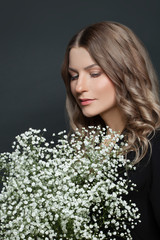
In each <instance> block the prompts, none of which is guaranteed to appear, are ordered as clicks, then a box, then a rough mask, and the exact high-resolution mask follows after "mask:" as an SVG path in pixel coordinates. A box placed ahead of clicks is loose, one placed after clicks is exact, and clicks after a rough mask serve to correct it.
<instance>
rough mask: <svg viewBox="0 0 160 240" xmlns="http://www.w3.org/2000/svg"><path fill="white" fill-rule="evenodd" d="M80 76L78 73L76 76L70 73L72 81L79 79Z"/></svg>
mask: <svg viewBox="0 0 160 240" xmlns="http://www.w3.org/2000/svg"><path fill="white" fill-rule="evenodd" d="M78 77H79V76H78V75H74V76H71V75H70V79H71V81H73V80H77V79H78Z"/></svg>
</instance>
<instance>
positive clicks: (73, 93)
mask: <svg viewBox="0 0 160 240" xmlns="http://www.w3.org/2000/svg"><path fill="white" fill-rule="evenodd" d="M70 90H71V93H72V95H73V96H74V95H75V86H74V84H73V82H71V83H70Z"/></svg>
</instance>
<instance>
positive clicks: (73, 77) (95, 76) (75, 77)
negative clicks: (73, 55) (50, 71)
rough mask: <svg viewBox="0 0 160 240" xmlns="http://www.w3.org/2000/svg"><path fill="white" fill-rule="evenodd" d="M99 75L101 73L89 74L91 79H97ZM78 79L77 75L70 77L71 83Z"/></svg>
mask: <svg viewBox="0 0 160 240" xmlns="http://www.w3.org/2000/svg"><path fill="white" fill-rule="evenodd" d="M100 75H101V72H99V73H91V74H90V76H91V77H93V78H97V77H99V76H100ZM78 77H79V75H75V76H70V78H71V81H74V80H76V79H77V78H78Z"/></svg>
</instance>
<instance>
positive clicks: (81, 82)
mask: <svg viewBox="0 0 160 240" xmlns="http://www.w3.org/2000/svg"><path fill="white" fill-rule="evenodd" d="M75 90H76V92H77V93H82V92H86V91H87V90H88V87H87V78H86V77H85V76H79V78H78V80H77V82H76V87H75Z"/></svg>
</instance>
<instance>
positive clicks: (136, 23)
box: [0, 0, 160, 152]
mask: <svg viewBox="0 0 160 240" xmlns="http://www.w3.org/2000/svg"><path fill="white" fill-rule="evenodd" d="M104 20H109V21H117V22H120V23H122V24H125V25H127V26H128V27H130V28H131V29H132V30H133V31H134V32H135V33H136V34H137V35H138V36H139V38H140V39H141V40H142V41H143V43H144V45H145V46H146V48H147V49H148V51H149V54H150V56H151V59H152V62H153V64H154V66H155V68H156V71H157V73H158V75H159V76H160V69H159V66H160V64H159V63H160V30H159V28H160V1H159V0H152V1H151V0H150V1H148V0H143V1H141V0H139V1H138V0H129V1H128V0H99V1H97V0H96V1H94V0H79V1H76V0H68V1H65V0H63V1H62V0H59V1H54V0H52V1H51V0H32V1H28V0H27V1H25V0H21V1H17V0H10V1H8V0H3V1H0V152H4V151H10V149H11V143H12V142H13V140H14V137H15V136H16V135H17V134H20V133H22V132H24V131H25V130H27V129H28V128H29V127H32V128H37V129H39V128H40V129H43V128H47V130H48V138H50V135H51V134H52V132H56V133H57V132H59V131H60V130H63V129H66V128H67V126H68V125H67V118H66V114H65V88H64V85H63V81H62V79H61V75H60V69H61V64H62V61H63V56H64V52H65V48H66V45H67V43H68V41H69V39H70V38H71V37H72V35H73V34H75V33H76V32H77V31H79V30H80V29H81V28H82V27H85V26H87V25H89V24H92V23H95V22H99V21H104Z"/></svg>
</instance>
